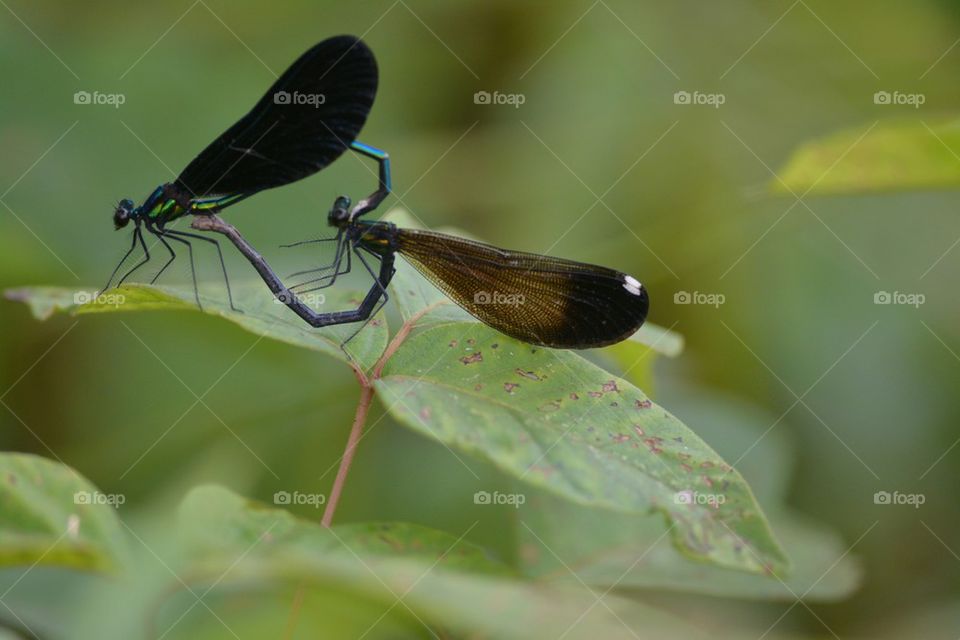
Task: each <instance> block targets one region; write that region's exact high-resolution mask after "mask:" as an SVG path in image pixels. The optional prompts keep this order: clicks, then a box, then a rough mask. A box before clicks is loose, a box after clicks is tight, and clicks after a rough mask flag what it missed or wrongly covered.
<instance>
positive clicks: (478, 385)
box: [473, 383, 483, 391]
mask: <svg viewBox="0 0 960 640" xmlns="http://www.w3.org/2000/svg"><path fill="white" fill-rule="evenodd" d="M481 389H483V384H482V383H481V384H475V385H473V390H474V391H480V390H481Z"/></svg>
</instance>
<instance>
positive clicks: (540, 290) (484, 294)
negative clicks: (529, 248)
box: [396, 229, 650, 349]
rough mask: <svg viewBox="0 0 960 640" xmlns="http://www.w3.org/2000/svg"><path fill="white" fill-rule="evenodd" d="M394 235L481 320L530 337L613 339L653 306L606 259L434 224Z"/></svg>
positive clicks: (568, 344) (575, 341)
mask: <svg viewBox="0 0 960 640" xmlns="http://www.w3.org/2000/svg"><path fill="white" fill-rule="evenodd" d="M396 243H397V245H396V246H397V251H399V252H400V254H401V255H403V256H404V257H405V258H406V259H407V260H408V261H409V262H410V263H411V264H413V266H415V267H416V268H417V269H418V270H419V271H420V272H421V273H422V274H423V275H424V276H426V277H427V278H428V279H429V280H430V281H431V282H433V283H434V284H435V285H436V286H437V287H439V288H440V289H441V290H442V291H443V292H444V293H446V294H447V295H448V296H449V297H450V298H451V299H452V300H453V301H454V302H456V303H457V304H458V305H460V306H461V307H463V308H464V309H466V310H467V311H468V312H469V313H470V314H472V315H473V316H475V317H476V318H477V319H478V320H480V321H482V322H484V323H486V324H488V325H490V326H491V327H493V328H494V329H496V330H497V331H500V332H501V333H505V334H506V335H508V336H511V337H514V338H517V339H518V340H523V341H524V342H529V343H532V344H539V345H543V346H547V347H555V348H563V349H584V348H590V347H601V346H604V345H608V344H613V343H615V342H619V341H621V340H623V339H624V338H626V337H628V336H630V335H631V334H632V333H633V332H634V331H636V330H637V329H639V328H640V325H642V324H643V321H644V320H645V319H646V317H647V310H648V309H649V306H650V302H649V298H648V296H647V291H646V289H644V288H643V285H641V284H640V283H639V282H637V280H636V279H634V278H632V277H631V276H628V275H626V274H623V273H620V272H619V271H614V270H612V269H607V268H606V267H598V266H595V265H592V264H584V263H582V262H573V261H571V260H563V259H561V258H551V257H549V256H542V255H537V254H535V253H522V252H517V251H506V250H504V249H498V248H496V247H492V246H490V245H487V244H482V243H479V242H473V241H471V240H465V239H463V238H456V237H453V236H448V235H444V234H440V233H434V232H431V231H419V230H412V229H398V230H397V235H396Z"/></svg>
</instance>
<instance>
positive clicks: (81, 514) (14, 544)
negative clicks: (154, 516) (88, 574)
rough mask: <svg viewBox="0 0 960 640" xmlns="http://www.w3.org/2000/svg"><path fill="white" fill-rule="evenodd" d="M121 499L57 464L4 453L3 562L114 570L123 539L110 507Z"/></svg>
mask: <svg viewBox="0 0 960 640" xmlns="http://www.w3.org/2000/svg"><path fill="white" fill-rule="evenodd" d="M122 500H123V497H122V496H109V495H107V494H103V493H101V492H99V491H98V490H97V488H96V487H95V486H93V485H92V484H91V483H90V482H89V481H88V480H86V479H85V478H83V477H82V476H81V475H80V474H78V473H77V472H76V471H74V470H73V469H71V468H69V467H67V466H65V465H62V464H60V463H58V462H53V461H51V460H47V459H45V458H41V457H39V456H35V455H30V454H23V453H3V454H0V566H33V565H44V566H60V567H68V568H73V569H84V570H92V571H115V570H116V569H118V568H119V566H120V565H121V564H122V561H123V559H124V557H125V542H124V536H123V531H122V530H121V525H120V520H119V518H118V517H117V512H116V507H114V506H111V505H112V504H117V505H119V503H120V502H121V501H122Z"/></svg>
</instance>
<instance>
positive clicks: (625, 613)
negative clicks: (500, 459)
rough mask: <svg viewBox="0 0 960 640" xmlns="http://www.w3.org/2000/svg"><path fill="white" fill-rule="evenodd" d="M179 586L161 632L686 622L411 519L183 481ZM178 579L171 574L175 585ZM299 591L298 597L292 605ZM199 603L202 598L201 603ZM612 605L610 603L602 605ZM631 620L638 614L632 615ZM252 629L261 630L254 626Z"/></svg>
mask: <svg viewBox="0 0 960 640" xmlns="http://www.w3.org/2000/svg"><path fill="white" fill-rule="evenodd" d="M181 526H182V527H183V530H184V532H185V534H186V535H185V544H186V545H187V548H188V549H190V551H191V553H190V554H189V557H190V558H191V559H190V560H189V562H188V566H187V567H186V568H185V569H184V570H180V571H179V572H178V573H179V574H180V575H182V576H187V577H188V580H189V582H188V584H189V585H190V589H191V590H192V591H193V593H194V594H202V598H203V603H204V607H202V608H201V607H197V606H196V598H197V595H193V594H191V593H190V592H188V591H186V589H185V588H184V589H182V590H179V593H177V594H175V595H174V596H173V597H172V598H169V599H168V601H167V602H166V603H165V605H164V606H163V607H161V610H162V613H163V615H162V619H160V620H156V621H155V623H156V625H155V628H154V629H153V631H154V632H155V635H157V636H159V635H161V634H164V633H165V632H167V631H170V634H169V635H166V637H169V638H229V637H231V635H230V631H229V630H228V628H229V629H243V630H244V632H245V634H247V635H251V637H271V636H275V635H276V634H277V629H283V628H290V627H288V625H291V626H292V627H293V628H295V629H296V637H360V636H363V637H366V638H391V639H395V638H407V637H411V638H413V637H417V638H419V637H424V636H425V635H427V634H428V633H429V632H427V631H425V630H424V628H423V625H427V626H429V627H430V629H432V630H433V631H434V632H436V633H438V634H440V635H441V637H449V636H451V635H455V636H456V637H461V636H462V637H467V636H469V637H496V638H523V639H526V638H529V637H531V630H533V629H536V633H537V635H538V636H541V637H560V636H561V635H564V634H566V635H565V636H564V637H567V638H624V639H627V638H634V637H636V636H635V634H636V631H633V630H631V629H628V628H626V627H625V626H624V623H623V622H622V619H624V618H629V619H632V620H634V622H633V628H634V629H636V630H640V629H644V631H645V632H646V633H655V632H658V631H659V632H660V633H661V635H663V636H664V637H698V636H697V633H696V630H695V629H692V628H690V627H688V626H686V625H685V624H683V623H681V622H678V621H677V620H676V619H674V618H673V617H671V616H669V615H666V614H663V613H661V612H658V611H656V610H654V609H651V608H650V607H647V606H644V605H641V604H637V603H632V602H628V601H626V600H624V599H622V598H617V597H615V596H609V595H608V596H606V597H605V598H604V606H599V605H598V604H597V597H598V596H599V595H600V594H595V593H593V592H591V591H589V590H586V589H584V588H583V587H582V586H578V587H576V588H566V587H563V586H561V587H546V586H542V585H532V584H529V583H526V582H523V581H520V580H517V579H515V578H513V577H511V576H510V575H509V571H508V570H506V569H504V568H503V567H502V565H500V564H499V563H496V562H495V561H493V560H491V559H490V558H488V557H486V555H485V554H484V552H483V551H482V550H480V549H479V548H477V547H475V546H474V545H471V544H470V543H468V542H465V541H464V540H463V539H462V538H463V537H465V536H459V537H454V536H451V535H449V534H446V533H442V532H438V531H431V530H430V529H427V528H424V527H418V526H414V525H351V526H347V527H335V528H334V529H333V530H325V529H323V528H322V527H320V526H319V525H317V524H315V523H312V522H307V521H304V520H300V519H297V518H294V517H292V516H290V515H289V514H287V513H286V512H284V511H282V510H279V509H274V508H270V507H267V506H265V505H258V504H256V503H252V502H249V501H247V500H245V499H243V498H241V497H239V496H236V495H234V494H232V493H230V492H228V491H226V490H224V489H220V488H216V487H203V488H199V489H196V490H195V491H193V492H192V493H191V494H190V495H189V496H188V497H187V498H186V500H185V501H184V503H183V505H182V509H181ZM177 586H179V585H177ZM298 599H301V601H302V603H303V605H302V607H300V609H299V612H298V613H297V614H296V615H293V614H292V613H291V611H292V609H293V608H294V607H295V604H294V603H296V602H297V601H298ZM204 609H206V610H204ZM613 612H616V613H613ZM639 621H642V623H639ZM257 632H261V633H257Z"/></svg>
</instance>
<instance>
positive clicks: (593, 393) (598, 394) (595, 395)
mask: <svg viewBox="0 0 960 640" xmlns="http://www.w3.org/2000/svg"><path fill="white" fill-rule="evenodd" d="M587 395H588V396H590V397H591V398H599V397H601V396H602V395H603V393H601V392H600V391H588V392H587Z"/></svg>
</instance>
